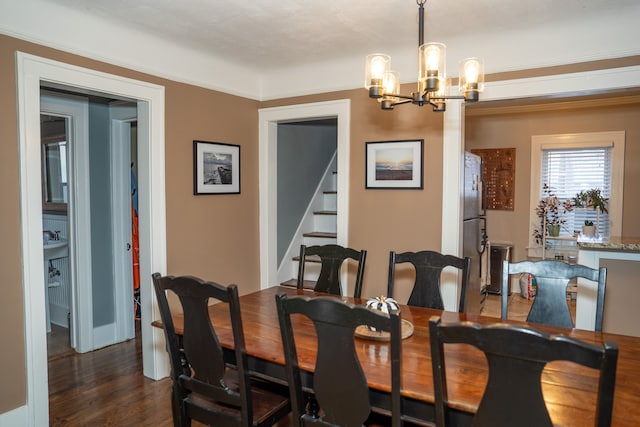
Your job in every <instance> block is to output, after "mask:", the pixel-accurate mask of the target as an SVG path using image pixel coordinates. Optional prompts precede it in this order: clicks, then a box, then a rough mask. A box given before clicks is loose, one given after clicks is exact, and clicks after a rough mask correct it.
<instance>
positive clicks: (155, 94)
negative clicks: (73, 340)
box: [14, 52, 169, 426]
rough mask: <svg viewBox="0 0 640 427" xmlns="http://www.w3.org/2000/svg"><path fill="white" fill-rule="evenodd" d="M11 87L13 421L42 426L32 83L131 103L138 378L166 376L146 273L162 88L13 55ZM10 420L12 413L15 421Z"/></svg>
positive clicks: (156, 233) (158, 252) (158, 241)
mask: <svg viewBox="0 0 640 427" xmlns="http://www.w3.org/2000/svg"><path fill="white" fill-rule="evenodd" d="M16 65H17V67H16V69H17V76H16V77H17V86H18V139H19V153H20V156H19V162H20V206H21V224H20V227H21V240H22V260H23V267H22V277H23V288H24V313H25V319H24V325H25V341H26V374H27V381H26V383H27V405H26V406H25V407H23V408H19V409H18V410H17V411H15V413H18V415H14V416H15V418H17V419H19V420H20V421H21V422H22V424H21V425H28V426H40V425H48V419H49V393H48V379H47V378H48V375H47V339H46V327H45V305H44V304H45V301H44V277H43V274H42V265H43V249H42V246H43V242H42V199H41V194H42V193H41V187H42V183H41V176H40V165H41V159H40V144H41V143H40V84H41V82H46V83H47V85H48V86H52V85H60V86H63V87H67V88H69V87H71V88H74V90H75V89H77V91H78V92H83V93H95V92H99V93H108V94H112V95H115V96H119V97H122V98H126V99H135V100H137V101H138V118H139V122H138V123H139V146H138V153H139V154H138V158H139V187H140V189H141V191H140V195H141V197H140V199H139V203H140V205H141V216H140V244H141V248H142V251H141V254H140V255H141V257H140V272H141V278H142V280H141V289H140V292H141V299H142V316H143V319H146V321H145V322H142V347H143V363H144V375H145V376H148V377H150V378H154V379H158V378H162V377H164V376H167V375H168V366H169V365H168V362H167V358H166V351H165V346H164V337H163V336H162V331H160V330H154V328H153V327H152V326H151V321H152V320H155V319H157V318H158V310H157V306H156V303H155V298H154V297H153V292H152V285H151V274H152V272H156V271H157V272H160V273H161V274H166V207H165V175H164V165H165V162H164V87H162V86H159V85H155V84H151V83H147V82H143V81H138V80H133V79H128V78H124V77H120V76H115V75H111V74H107V73H102V72H99V71H95V70H90V69H86V68H81V67H76V66H72V65H69V64H65V63H62V62H57V61H52V60H49V59H46V58H41V57H38V56H35V55H30V54H25V53H23V52H17V53H16ZM15 413H14V414H15Z"/></svg>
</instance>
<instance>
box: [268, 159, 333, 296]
mask: <svg viewBox="0 0 640 427" xmlns="http://www.w3.org/2000/svg"><path fill="white" fill-rule="evenodd" d="M335 170H336V159H335V157H334V158H333V160H332V161H331V163H330V164H329V167H328V168H327V170H326V171H325V174H324V176H323V178H322V180H321V182H320V184H319V185H318V188H317V190H316V193H315V195H314V197H313V199H312V200H311V202H310V203H309V206H308V207H307V212H306V213H305V215H304V217H303V219H302V221H301V222H300V226H299V227H298V230H297V232H296V235H295V236H294V238H293V239H292V240H291V244H290V245H289V250H288V251H287V254H286V255H285V256H284V259H283V261H282V264H281V265H280V268H279V269H278V281H279V283H282V284H287V285H290V284H293V286H295V283H296V278H297V277H298V262H299V254H300V245H301V244H304V245H307V246H314V245H328V244H336V242H337V234H336V232H337V195H338V192H337V191H336V188H337V178H338V175H337V173H336V172H335ZM314 264H315V262H314V260H313V257H308V258H307V265H306V266H305V278H306V279H307V280H314V279H316V278H317V277H318V275H319V274H320V259H319V258H318V259H317V265H314Z"/></svg>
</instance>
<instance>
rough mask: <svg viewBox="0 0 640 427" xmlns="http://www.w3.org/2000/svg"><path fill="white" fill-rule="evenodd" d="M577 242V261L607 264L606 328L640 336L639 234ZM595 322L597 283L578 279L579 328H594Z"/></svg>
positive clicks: (594, 266)
mask: <svg viewBox="0 0 640 427" xmlns="http://www.w3.org/2000/svg"><path fill="white" fill-rule="evenodd" d="M577 243H578V249H579V250H578V264H582V265H586V266H587V267H591V268H599V267H607V290H606V297H605V306H604V325H603V330H604V331H605V332H606V331H608V332H615V333H619V334H624V335H633V336H640V326H639V325H640V312H638V308H637V306H636V303H637V301H638V299H639V298H640V286H638V280H637V277H638V276H639V275H640V237H610V238H609V239H600V238H585V237H580V238H578V242H577ZM594 321H595V284H593V283H592V282H589V281H586V280H584V279H578V296H577V300H576V327H578V328H582V329H593V325H594V323H593V322H594Z"/></svg>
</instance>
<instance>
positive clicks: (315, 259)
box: [291, 255, 321, 263]
mask: <svg viewBox="0 0 640 427" xmlns="http://www.w3.org/2000/svg"><path fill="white" fill-rule="evenodd" d="M291 259H292V260H293V261H296V262H298V261H300V256H299V255H296V256H294V257H293V258H291ZM305 259H306V261H305V262H317V263H320V262H321V259H320V257H319V256H318V255H307V256H306V258H305Z"/></svg>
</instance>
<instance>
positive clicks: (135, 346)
mask: <svg viewBox="0 0 640 427" xmlns="http://www.w3.org/2000/svg"><path fill="white" fill-rule="evenodd" d="M509 306H510V309H509V318H510V319H512V318H513V319H521V320H524V318H525V317H526V313H527V312H528V310H529V306H530V301H527V300H526V299H524V298H522V297H520V295H519V294H513V295H511V296H510V302H509ZM570 306H571V308H572V313H573V315H574V316H575V300H573V301H572V303H571V304H570ZM483 314H484V315H486V316H492V317H497V318H499V317H500V297H499V296H498V295H489V297H488V298H487V301H486V304H485V309H484V311H483ZM138 326H139V325H138ZM137 335H138V336H137V338H136V339H133V340H130V341H127V342H125V343H121V344H117V345H113V346H110V347H107V348H103V349H100V350H96V351H94V352H91V353H85V354H77V353H75V352H73V350H72V349H70V348H69V337H68V330H67V329H64V328H60V327H57V326H55V325H54V326H53V328H52V332H51V334H49V335H48V339H47V346H48V356H49V414H50V415H49V417H50V426H52V427H57V426H60V427H62V426H64V427H73V426H124V427H126V426H155V427H163V426H166V427H169V426H172V425H173V423H172V419H171V407H170V402H169V394H170V387H171V381H170V380H169V379H164V380H161V381H153V380H150V379H148V378H145V377H144V376H143V375H142V353H141V340H140V337H139V335H140V334H139V328H138V333H137ZM202 425H203V424H200V423H197V422H194V423H193V426H195V427H198V426H202ZM288 425H289V423H287V422H286V421H285V422H282V423H280V424H279V426H280V427H285V426H288Z"/></svg>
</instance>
